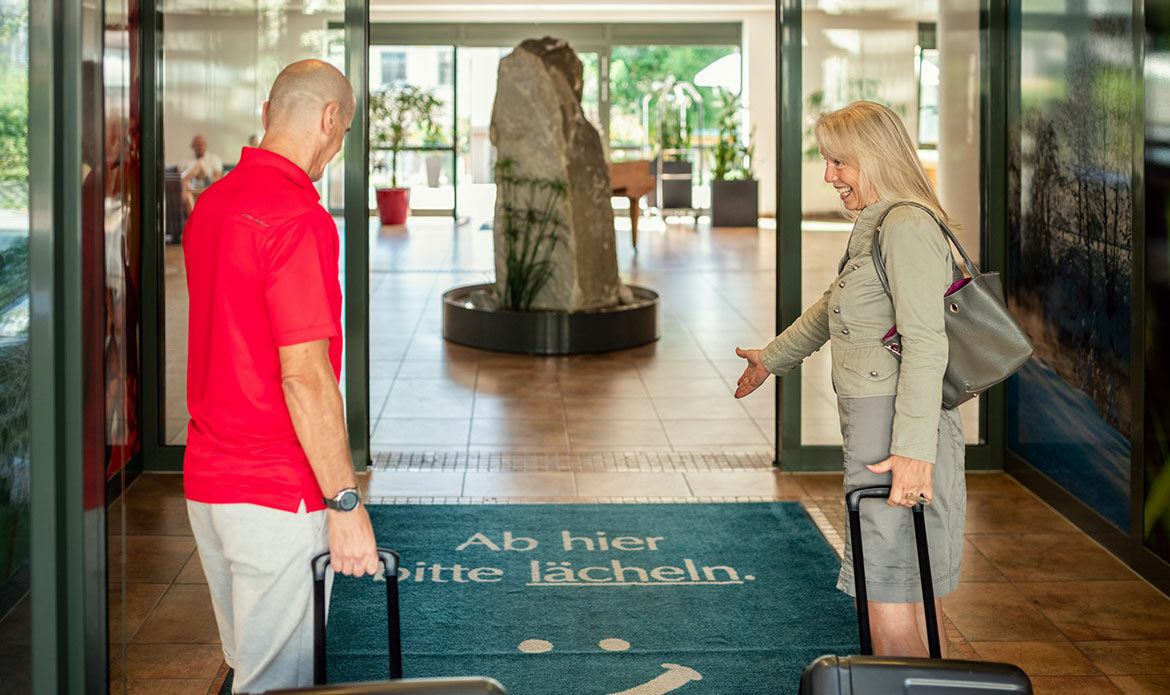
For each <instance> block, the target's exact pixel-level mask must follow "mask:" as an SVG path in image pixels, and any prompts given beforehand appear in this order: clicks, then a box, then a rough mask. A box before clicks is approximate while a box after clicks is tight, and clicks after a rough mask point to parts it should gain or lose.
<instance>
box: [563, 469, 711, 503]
mask: <svg viewBox="0 0 1170 695" xmlns="http://www.w3.org/2000/svg"><path fill="white" fill-rule="evenodd" d="M573 475H574V477H575V478H576V481H577V495H578V496H580V497H690V496H691V490H690V488H689V487H688V486H687V481H686V479H684V478H683V474H682V473H652V472H628V473H627V472H620V473H619V472H597V473H590V472H581V471H578V472H576V473H574V474H573Z"/></svg>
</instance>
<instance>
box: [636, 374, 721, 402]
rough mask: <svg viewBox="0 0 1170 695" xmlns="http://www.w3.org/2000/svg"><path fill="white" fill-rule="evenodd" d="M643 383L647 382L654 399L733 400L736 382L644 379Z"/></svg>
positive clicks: (648, 389)
mask: <svg viewBox="0 0 1170 695" xmlns="http://www.w3.org/2000/svg"><path fill="white" fill-rule="evenodd" d="M643 381H645V382H646V392H647V393H649V394H650V396H651V397H652V398H682V397H694V396H705V397H708V398H731V397H732V394H733V393H734V392H735V382H731V383H728V382H726V381H724V380H723V379H719V378H707V379H691V378H688V377H655V378H652V379H651V378H643Z"/></svg>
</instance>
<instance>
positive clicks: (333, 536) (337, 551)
mask: <svg viewBox="0 0 1170 695" xmlns="http://www.w3.org/2000/svg"><path fill="white" fill-rule="evenodd" d="M327 513H328V514H329V564H330V565H332V566H333V571H334V572H338V573H340V574H348V575H350V576H353V577H361V576H363V575H366V574H375V573H376V572H377V571H378V549H377V543H375V541H374V528H373V526H371V525H370V515H369V514H368V513H366V508H365V506H364V505H360V504H359V505H358V507H357V509H354V510H353V511H350V512H338V511H334V510H332V509H330V510H328V512H327ZM387 581H390V578H387Z"/></svg>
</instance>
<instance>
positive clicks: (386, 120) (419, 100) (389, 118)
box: [370, 85, 442, 224]
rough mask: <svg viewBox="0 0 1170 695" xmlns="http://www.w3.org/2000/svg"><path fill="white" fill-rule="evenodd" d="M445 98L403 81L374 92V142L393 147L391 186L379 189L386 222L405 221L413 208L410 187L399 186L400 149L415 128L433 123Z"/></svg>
mask: <svg viewBox="0 0 1170 695" xmlns="http://www.w3.org/2000/svg"><path fill="white" fill-rule="evenodd" d="M441 104H442V102H440V101H439V99H438V98H436V97H435V95H434V94H433V93H432V92H431V91H430V90H427V89H422V88H419V87H414V86H411V85H402V86H395V87H387V88H385V89H382V90H379V91H377V92H374V93H372V94H371V95H370V144H371V145H373V146H375V147H383V148H386V149H389V150H390V161H389V164H388V166H389V169H390V188H379V189H376V190H375V196H376V198H377V201H378V217H379V219H381V221H382V224H403V223H405V222H406V217H407V214H408V212H409V210H410V189H409V188H399V187H398V153H399V152H400V151H401V150H402V147H403V146H404V145H405V143H406V138H407V136H408V135H409V134H410V133H411V131H412V130H413V129H416V128H421V129H426V128H427V127H428V124H431V126H432V127H433V124H434V116H435V113H436V112H437V111H438V108H439V106H440V105H441Z"/></svg>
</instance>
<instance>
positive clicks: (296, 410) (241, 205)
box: [183, 60, 378, 692]
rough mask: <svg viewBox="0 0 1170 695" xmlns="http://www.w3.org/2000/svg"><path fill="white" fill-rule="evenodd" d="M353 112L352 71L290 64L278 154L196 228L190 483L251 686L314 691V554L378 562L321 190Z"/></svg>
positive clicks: (211, 191)
mask: <svg viewBox="0 0 1170 695" xmlns="http://www.w3.org/2000/svg"><path fill="white" fill-rule="evenodd" d="M353 113H354V97H353V92H352V91H351V90H350V86H349V82H348V81H346V79H345V76H344V75H342V74H341V73H340V72H338V71H337V69H335V68H334V67H332V66H331V65H329V64H327V63H324V62H322V61H318V60H305V61H301V62H298V63H293V64H292V65H289V66H288V67H286V68H285V69H284V70H283V71H282V72H281V73H280V75H279V76H277V78H276V81H275V82H274V83H273V85H272V91H271V92H270V94H269V98H268V102H267V103H266V104H264V116H263V119H264V127H265V134H264V140H263V141H262V142H261V143H260V147H259V148H250V147H246V148H244V150H243V152H242V154H241V156H240V163H239V165H238V166H237V167H236V168H235V169H233V170H232V171H231V173H229V174H228V175H227V176H225V177H224V178H223V179H221V180H220V181H218V182H216V183H215V184H213V185H212V186H211V187H210V188H208V189H207V191H206V192H205V193H204V194H203V195H201V196H200V197H199V201H198V203H197V204H196V206H195V210H194V212H193V213H192V215H191V217H190V219H189V221H188V222H187V226H186V228H185V230H184V233H183V253H184V258H185V260H186V266H187V288H188V290H189V293H190V297H191V299H190V333H189V335H190V338H189V349H188V366H187V406H188V409H189V410H190V413H191V422H190V425H189V426H188V430H187V432H188V434H187V452H186V456H185V458H184V462H183V484H184V489H185V491H186V497H187V511H188V514H189V516H190V519H191V528H192V531H193V532H194V534H195V541H196V544H197V546H198V548H199V557H200V560H201V561H202V563H203V570H204V572H205V574H206V575H207V583H208V587H209V589H210V590H211V598H212V604H213V605H214V608H215V617H216V621H217V622H218V624H219V632H220V638H221V640H222V641H223V650H224V658H225V660H226V661H227V663H228V665H229V666H231V667H232V668H233V669H235V681H234V684H233V688H234V690H235V691H236V692H261V691H265V690H270V689H274V688H286V687H294V686H298V685H304V684H309V683H311V682H312V673H313V669H312V630H313V621H312V580H311V573H310V570H309V560H310V558H312V557H313V556H314V555H316V554H317V553H320V552H322V551H324V550H326V549H328V550H329V551H330V552H331V553H332V558H331V563H332V566H333V568H334V570H335V571H338V572H342V573H344V574H352V575H357V576H361V575H363V574H365V573H367V572H368V573H370V574H373V573H374V571H375V570H376V569H377V565H378V559H377V554H376V552H375V544H374V532H373V530H372V528H371V527H370V518H369V515H368V514H367V513H366V510H365V508H364V507H362V506H361V504H360V498H359V496H358V494H357V490H356V487H357V484H356V479H355V477H354V472H353V466H352V465H351V463H350V458H349V445H348V443H347V441H346V435H345V418H344V412H343V406H342V399H341V394H340V392H339V390H338V385H337V384H338V378H339V377H340V373H341V340H342V332H341V287H340V284H339V281H338V265H337V262H338V246H339V244H338V234H337V225H336V224H335V223H334V222H333V219H332V218H331V217H330V216H329V213H328V212H326V210H325V209H324V208H322V207H321V205H320V201H319V197H318V194H317V190H316V189H315V188H314V187H313V182H314V181H316V180H318V179H320V178H321V175H322V174H323V173H324V170H325V165H326V164H327V163H328V162H329V161H330V160H331V159H333V157H334V155H336V154H337V151H338V150H339V149H340V148H341V143H342V139H343V138H344V137H345V133H346V131H348V130H349V124H350V121H351V120H352V118H353Z"/></svg>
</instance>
